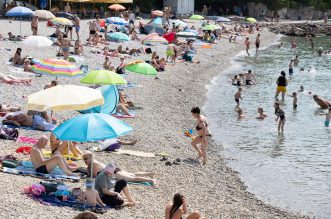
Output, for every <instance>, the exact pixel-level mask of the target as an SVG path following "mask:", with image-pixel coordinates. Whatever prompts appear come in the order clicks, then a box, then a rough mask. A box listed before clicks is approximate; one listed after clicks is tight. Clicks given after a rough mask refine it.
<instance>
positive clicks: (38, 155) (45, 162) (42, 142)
mask: <svg viewBox="0 0 331 219" xmlns="http://www.w3.org/2000/svg"><path fill="white" fill-rule="evenodd" d="M47 143H48V138H47V137H46V136H45V135H43V136H41V137H40V138H39V139H38V141H37V143H36V144H35V145H34V147H33V148H32V149H31V151H30V160H31V162H32V164H33V166H34V168H35V169H36V172H37V173H42V174H49V173H50V172H52V171H53V170H54V169H55V168H56V167H57V166H59V167H60V168H61V169H62V170H63V171H64V172H65V173H66V174H67V175H69V176H78V175H77V174H75V173H73V172H72V171H74V170H75V169H74V168H71V167H69V166H68V164H67V162H66V161H65V159H64V158H63V157H61V156H59V155H55V156H53V157H51V158H50V159H46V158H45V157H44V155H43V153H42V149H44V148H45V147H46V146H47Z"/></svg>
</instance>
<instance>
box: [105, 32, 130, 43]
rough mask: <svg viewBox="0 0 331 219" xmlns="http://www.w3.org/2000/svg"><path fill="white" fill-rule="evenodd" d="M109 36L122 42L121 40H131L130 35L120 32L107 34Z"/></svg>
mask: <svg viewBox="0 0 331 219" xmlns="http://www.w3.org/2000/svg"><path fill="white" fill-rule="evenodd" d="M107 38H108V39H110V40H113V41H117V42H121V41H129V40H130V38H129V36H128V35H126V34H124V33H120V32H115V33H110V34H107Z"/></svg>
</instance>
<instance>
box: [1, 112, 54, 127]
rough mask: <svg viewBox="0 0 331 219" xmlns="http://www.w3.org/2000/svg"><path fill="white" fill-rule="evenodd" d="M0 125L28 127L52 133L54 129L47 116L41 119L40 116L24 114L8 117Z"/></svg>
mask: <svg viewBox="0 0 331 219" xmlns="http://www.w3.org/2000/svg"><path fill="white" fill-rule="evenodd" d="M2 123H3V124H5V125H14V126H24V127H30V128H32V129H35V130H40V131H52V130H53V129H54V128H55V126H54V124H53V123H52V119H51V118H50V117H49V116H46V117H45V118H43V117H41V116H40V115H28V114H26V113H21V114H18V115H8V116H7V117H6V118H5V120H4V121H2Z"/></svg>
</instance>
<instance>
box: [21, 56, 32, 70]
mask: <svg viewBox="0 0 331 219" xmlns="http://www.w3.org/2000/svg"><path fill="white" fill-rule="evenodd" d="M23 70H24V71H25V72H33V70H32V66H31V62H30V60H29V59H26V60H25V61H24V64H23Z"/></svg>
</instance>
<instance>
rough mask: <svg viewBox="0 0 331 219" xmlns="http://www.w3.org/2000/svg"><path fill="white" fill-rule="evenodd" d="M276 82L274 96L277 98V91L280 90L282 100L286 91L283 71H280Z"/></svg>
mask: <svg viewBox="0 0 331 219" xmlns="http://www.w3.org/2000/svg"><path fill="white" fill-rule="evenodd" d="M276 84H277V91H276V96H275V97H276V98H278V95H279V93H280V92H282V100H284V99H285V93H286V86H287V79H286V73H285V72H284V71H281V73H280V76H279V77H278V79H277V82H276Z"/></svg>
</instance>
